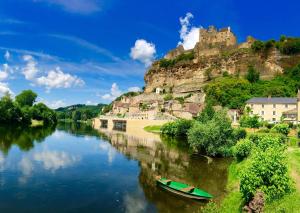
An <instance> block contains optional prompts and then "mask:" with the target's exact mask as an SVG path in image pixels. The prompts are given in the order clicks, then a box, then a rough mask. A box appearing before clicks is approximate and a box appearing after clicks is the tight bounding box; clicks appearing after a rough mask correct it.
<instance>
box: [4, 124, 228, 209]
mask: <svg viewBox="0 0 300 213" xmlns="http://www.w3.org/2000/svg"><path fill="white" fill-rule="evenodd" d="M151 135H152V136H153V137H152V136H151ZM183 144H184V142H183V141H178V140H172V139H169V138H162V137H160V136H159V135H155V134H147V137H146V138H142V137H138V136H135V135H127V134H126V133H121V132H100V131H98V130H95V129H93V128H92V127H90V126H86V125H83V124H74V123H73V124H58V126H57V127H56V128H41V127H40V128H25V129H24V128H8V127H0V212H10V213H11V212H18V213H19V212H43V213H44V212H56V213H58V212H89V213H91V212H109V213H110V212H129V213H134V212H172V213H174V212H189V213H191V212H199V209H200V207H201V206H203V205H205V204H206V203H205V202H199V201H193V200H189V199H184V198H181V197H178V196H175V195H173V194H171V193H169V192H166V191H163V190H162V189H160V188H158V187H157V186H156V184H155V176H157V175H161V176H163V177H167V178H169V179H172V180H177V181H181V182H184V183H188V184H191V185H194V186H197V187H199V188H201V189H204V190H206V191H207V192H209V193H210V194H212V195H214V197H215V200H216V201H217V202H219V201H220V200H222V198H223V197H224V195H225V187H226V181H227V169H228V166H229V164H230V160H229V159H209V158H206V157H203V156H198V155H192V154H191V153H190V152H189V150H188V149H187V148H186V147H185V146H184V145H183Z"/></svg>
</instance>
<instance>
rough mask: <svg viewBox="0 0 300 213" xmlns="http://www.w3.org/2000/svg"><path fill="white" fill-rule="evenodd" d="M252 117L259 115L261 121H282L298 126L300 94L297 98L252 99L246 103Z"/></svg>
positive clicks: (299, 119)
mask: <svg viewBox="0 0 300 213" xmlns="http://www.w3.org/2000/svg"><path fill="white" fill-rule="evenodd" d="M246 107H248V108H249V109H250V110H251V111H250V114H251V115H258V116H259V117H260V118H261V120H263V121H267V122H269V123H279V122H281V121H286V122H292V123H294V124H298V123H299V121H300V113H299V110H300V93H299V92H298V97H295V98H285V97H274V98H273V97H266V98H251V99H250V100H248V101H247V102H246Z"/></svg>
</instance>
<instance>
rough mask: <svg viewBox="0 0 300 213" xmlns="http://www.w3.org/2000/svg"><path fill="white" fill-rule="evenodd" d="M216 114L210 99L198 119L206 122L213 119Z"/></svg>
mask: <svg viewBox="0 0 300 213" xmlns="http://www.w3.org/2000/svg"><path fill="white" fill-rule="evenodd" d="M214 115H215V110H214V108H213V105H212V103H211V102H210V101H208V103H206V105H205V108H204V109H203V111H202V112H201V113H200V115H199V116H198V117H197V121H200V122H202V123H205V122H207V121H209V120H211V119H213V117H214Z"/></svg>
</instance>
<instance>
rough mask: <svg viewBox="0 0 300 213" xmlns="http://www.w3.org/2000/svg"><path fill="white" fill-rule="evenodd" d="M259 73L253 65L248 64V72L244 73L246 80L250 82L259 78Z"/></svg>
mask: <svg viewBox="0 0 300 213" xmlns="http://www.w3.org/2000/svg"><path fill="white" fill-rule="evenodd" d="M259 76H260V73H259V72H258V71H257V70H256V69H255V68H254V67H253V66H249V68H248V73H247V75H246V78H247V80H248V81H249V82H250V83H255V82H257V81H258V80H259Z"/></svg>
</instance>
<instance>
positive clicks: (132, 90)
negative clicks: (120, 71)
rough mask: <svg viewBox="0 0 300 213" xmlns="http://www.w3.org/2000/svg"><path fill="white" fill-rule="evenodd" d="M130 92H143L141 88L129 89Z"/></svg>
mask: <svg viewBox="0 0 300 213" xmlns="http://www.w3.org/2000/svg"><path fill="white" fill-rule="evenodd" d="M128 91H129V92H141V91H142V89H141V88H139V87H129V88H128Z"/></svg>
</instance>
